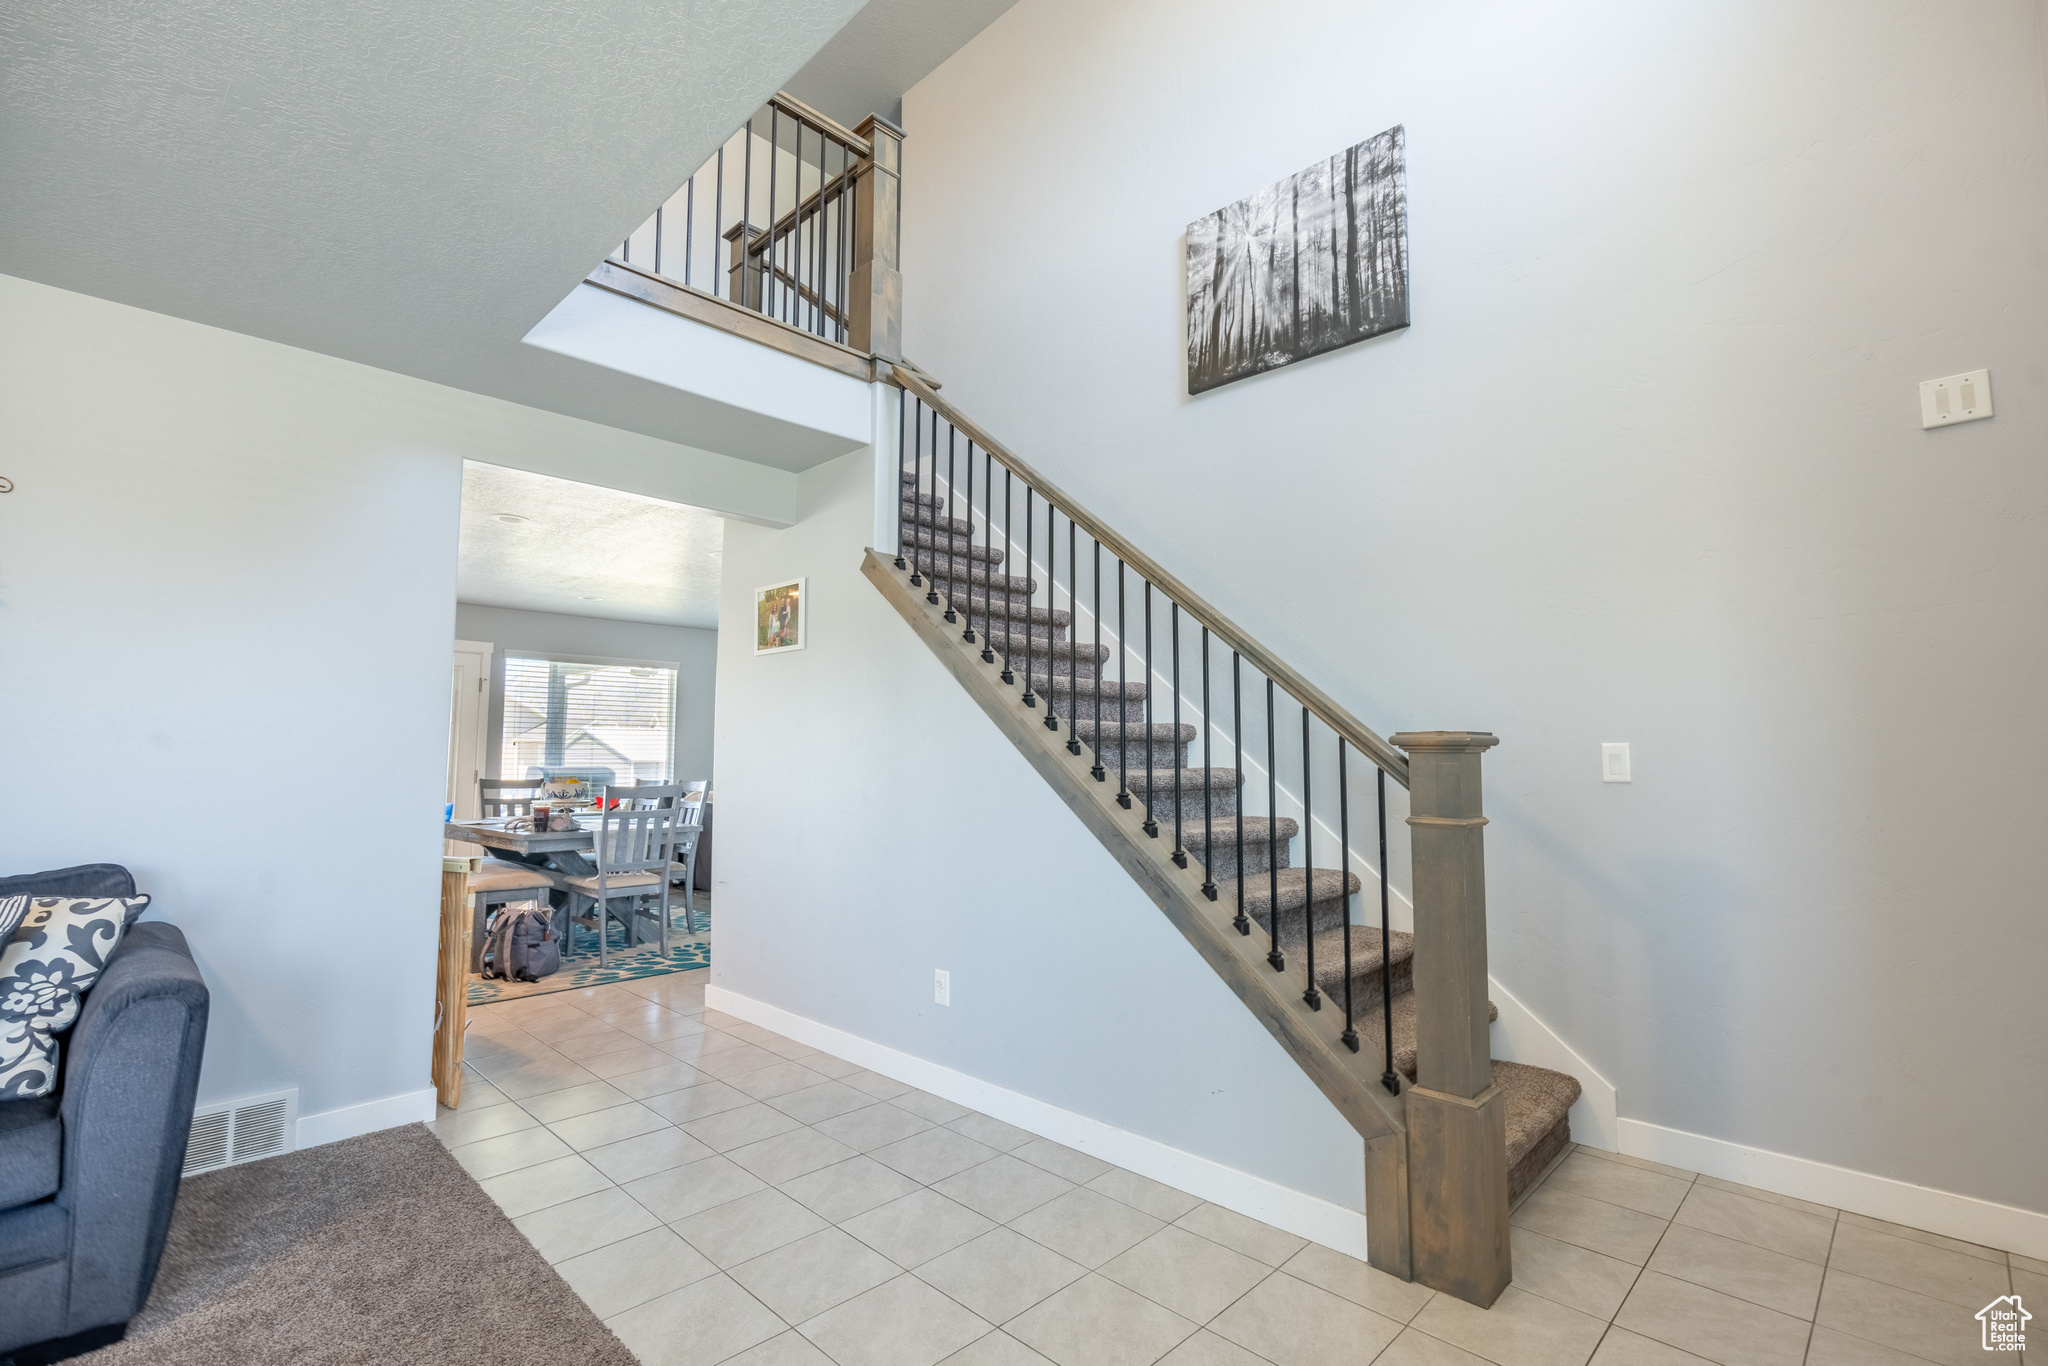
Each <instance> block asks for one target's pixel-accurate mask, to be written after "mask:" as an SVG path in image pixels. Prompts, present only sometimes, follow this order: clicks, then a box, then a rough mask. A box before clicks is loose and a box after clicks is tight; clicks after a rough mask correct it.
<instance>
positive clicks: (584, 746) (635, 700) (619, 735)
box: [498, 655, 676, 784]
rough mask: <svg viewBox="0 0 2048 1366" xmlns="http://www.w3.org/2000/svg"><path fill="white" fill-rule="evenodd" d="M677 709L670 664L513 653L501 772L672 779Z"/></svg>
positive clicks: (507, 681)
mask: <svg viewBox="0 0 2048 1366" xmlns="http://www.w3.org/2000/svg"><path fill="white" fill-rule="evenodd" d="M675 713H676V671H675V668H674V667H673V666H671V665H665V664H588V663H572V662H569V661H566V660H559V659H537V658H533V657H530V656H524V655H508V656H507V657H506V659H505V730H504V737H503V744H502V746H501V754H500V759H499V763H498V776H500V777H502V778H563V777H577V778H582V779H585V780H587V781H589V782H593V783H621V784H623V783H629V782H636V781H637V782H643V783H665V782H668V781H670V779H671V778H672V777H673V776H674V768H675V752H676V746H675Z"/></svg>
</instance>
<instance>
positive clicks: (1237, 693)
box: [1230, 650, 1252, 935]
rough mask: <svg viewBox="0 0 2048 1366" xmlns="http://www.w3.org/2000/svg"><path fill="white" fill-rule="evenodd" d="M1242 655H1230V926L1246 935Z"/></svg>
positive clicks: (1250, 925)
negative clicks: (1233, 901)
mask: <svg viewBox="0 0 2048 1366" xmlns="http://www.w3.org/2000/svg"><path fill="white" fill-rule="evenodd" d="M1243 662H1244V661H1243V656H1241V655H1239V654H1238V652H1237V651H1235V650H1232V651H1231V652H1230V741H1231V744H1232V745H1234V746H1235V747H1236V750H1237V760H1236V763H1237V778H1238V783H1237V918H1236V919H1235V920H1233V921H1231V922H1230V923H1231V924H1232V925H1234V926H1235V927H1236V928H1237V932H1238V933H1239V934H1243V935H1249V934H1250V933H1251V932H1252V922H1251V921H1250V920H1248V919H1246V918H1245V913H1244V689H1243V688H1242V687H1241V686H1239V685H1240V684H1241V683H1242V681H1243V672H1244V671H1243V669H1242V668H1241V667H1240V665H1242V663H1243Z"/></svg>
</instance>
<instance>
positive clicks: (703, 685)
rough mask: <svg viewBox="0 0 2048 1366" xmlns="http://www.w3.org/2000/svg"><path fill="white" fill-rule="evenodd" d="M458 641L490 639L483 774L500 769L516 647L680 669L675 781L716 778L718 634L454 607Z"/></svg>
mask: <svg viewBox="0 0 2048 1366" xmlns="http://www.w3.org/2000/svg"><path fill="white" fill-rule="evenodd" d="M455 635H456V638H457V639H458V640H487V641H490V642H491V643H492V644H493V645H495V646H496V647H497V649H496V651H495V652H494V653H493V654H492V656H491V707H490V733H489V735H488V737H487V739H486V741H485V754H484V771H485V773H486V774H487V775H495V774H496V773H497V772H498V760H499V756H500V754H501V753H502V751H501V749H500V742H501V741H502V740H503V739H504V733H505V655H506V652H507V651H511V650H538V651H541V652H543V653H554V654H569V655H596V656H598V657H600V658H605V659H646V660H665V661H668V662H671V663H673V664H675V665H676V733H675V741H676V746H675V753H676V767H675V777H676V781H677V782H690V781H694V780H696V779H699V778H707V779H708V778H709V777H710V776H711V748H712V745H711V733H712V720H713V717H714V716H715V714H716V710H715V707H714V701H715V689H716V679H717V672H718V632H716V631H704V630H699V629H697V628H695V627H690V626H657V625H654V624H652V623H649V622H644V621H612V620H609V619H607V618H604V617H576V616H569V615H567V614H566V613H561V612H523V611H520V610H518V609H516V608H511V607H482V606H478V605H477V604H475V603H468V602H464V603H457V604H456V606H455Z"/></svg>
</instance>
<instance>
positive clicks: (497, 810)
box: [476, 778, 543, 821]
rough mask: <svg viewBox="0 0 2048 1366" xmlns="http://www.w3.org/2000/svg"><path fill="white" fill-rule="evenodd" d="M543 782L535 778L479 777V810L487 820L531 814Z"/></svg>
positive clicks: (477, 788)
mask: <svg viewBox="0 0 2048 1366" xmlns="http://www.w3.org/2000/svg"><path fill="white" fill-rule="evenodd" d="M542 787H543V784H542V783H541V782H540V780H538V779H535V778H478V779H477V780H476V801H477V811H478V812H479V813H480V814H481V816H482V818H483V819H484V820H487V821H494V820H502V819H503V818H505V817H507V816H531V815H532V814H533V804H534V802H535V801H537V800H538V799H539V798H540V794H541V789H542Z"/></svg>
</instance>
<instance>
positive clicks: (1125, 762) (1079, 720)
mask: <svg viewBox="0 0 2048 1366" xmlns="http://www.w3.org/2000/svg"><path fill="white" fill-rule="evenodd" d="M1074 736H1075V738H1076V739H1078V740H1079V741H1080V742H1081V743H1082V744H1083V745H1085V746H1086V747H1087V748H1088V749H1089V750H1091V751H1092V752H1093V753H1094V754H1095V755H1096V757H1097V758H1099V759H1101V761H1102V765H1103V767H1104V768H1107V769H1111V770H1114V769H1116V768H1117V767H1118V766H1119V765H1122V766H1124V767H1131V766H1135V767H1137V768H1139V769H1143V768H1146V767H1148V766H1149V767H1152V768H1172V767H1173V762H1174V760H1175V759H1179V760H1180V762H1181V765H1182V767H1186V765H1187V761H1188V746H1189V744H1191V743H1192V742H1193V741H1194V738H1195V728H1194V727H1193V726H1190V725H1186V724H1182V725H1180V726H1175V725H1174V724H1173V723H1171V722H1168V721H1160V722H1154V723H1153V724H1151V725H1145V724H1143V723H1136V724H1130V725H1126V724H1124V723H1122V722H1119V721H1118V720H1116V718H1115V717H1113V716H1110V715H1108V714H1107V713H1105V714H1104V716H1103V718H1102V738H1101V740H1100V742H1098V741H1097V739H1096V735H1095V715H1094V712H1093V710H1092V709H1091V708H1090V707H1089V706H1088V704H1087V703H1086V702H1085V701H1084V702H1083V703H1082V704H1081V714H1080V715H1079V716H1078V717H1076V718H1074Z"/></svg>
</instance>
